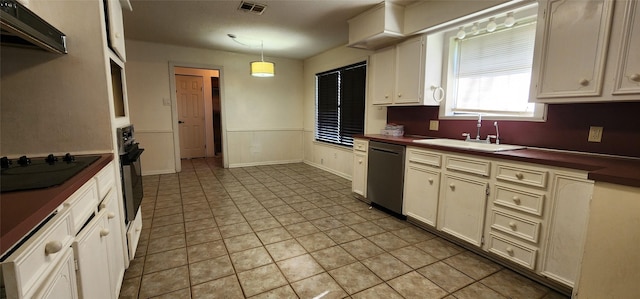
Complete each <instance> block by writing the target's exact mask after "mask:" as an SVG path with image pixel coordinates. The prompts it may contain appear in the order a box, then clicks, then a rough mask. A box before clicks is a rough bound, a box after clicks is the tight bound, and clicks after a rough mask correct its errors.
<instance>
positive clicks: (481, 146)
mask: <svg viewBox="0 0 640 299" xmlns="http://www.w3.org/2000/svg"><path fill="white" fill-rule="evenodd" d="M413 142H415V143H421V144H431V145H438V146H446V147H454V148H461V149H466V150H472V151H481V152H500V151H512V150H518V149H523V148H526V146H522V145H510V144H494V143H479V142H469V141H463V140H456V139H444V138H436V139H418V140H414V141H413Z"/></svg>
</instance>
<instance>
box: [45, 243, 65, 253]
mask: <svg viewBox="0 0 640 299" xmlns="http://www.w3.org/2000/svg"><path fill="white" fill-rule="evenodd" d="M61 249H62V242H60V241H51V242H49V243H47V245H44V253H45V254H47V255H49V254H54V253H56V252H58V251H60V250H61Z"/></svg>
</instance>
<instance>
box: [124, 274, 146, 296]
mask: <svg viewBox="0 0 640 299" xmlns="http://www.w3.org/2000/svg"><path fill="white" fill-rule="evenodd" d="M141 279H142V276H137V277H132V278H126V279H124V280H123V281H122V286H121V287H120V297H119V298H120V299H136V298H138V290H140V280H141Z"/></svg>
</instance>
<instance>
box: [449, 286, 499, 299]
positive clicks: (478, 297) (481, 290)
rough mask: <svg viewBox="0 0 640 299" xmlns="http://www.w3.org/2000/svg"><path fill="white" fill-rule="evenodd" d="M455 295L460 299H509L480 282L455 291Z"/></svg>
mask: <svg viewBox="0 0 640 299" xmlns="http://www.w3.org/2000/svg"><path fill="white" fill-rule="evenodd" d="M453 296H455V298H458V299H507V297H504V296H502V295H500V294H499V293H497V292H496V291H494V290H492V289H490V288H488V287H487V286H485V285H483V284H481V283H479V282H476V283H474V284H472V285H469V286H467V287H465V288H463V289H461V290H459V291H457V292H455V293H453Z"/></svg>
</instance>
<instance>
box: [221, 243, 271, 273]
mask: <svg viewBox="0 0 640 299" xmlns="http://www.w3.org/2000/svg"><path fill="white" fill-rule="evenodd" d="M231 261H232V262H233V266H234V267H235V269H236V271H238V272H242V271H246V270H250V269H253V268H257V267H260V266H264V265H267V264H270V263H273V259H271V256H270V255H269V253H268V252H267V250H266V249H264V247H256V248H252V249H248V250H245V251H240V252H236V253H232V254H231Z"/></svg>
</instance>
